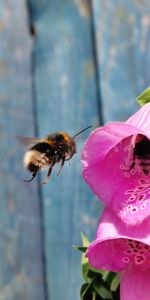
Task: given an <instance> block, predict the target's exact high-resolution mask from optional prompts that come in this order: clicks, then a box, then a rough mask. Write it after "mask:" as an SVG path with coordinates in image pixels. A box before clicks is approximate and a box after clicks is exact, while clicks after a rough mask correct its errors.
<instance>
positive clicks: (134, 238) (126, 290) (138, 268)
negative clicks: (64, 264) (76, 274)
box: [86, 207, 150, 300]
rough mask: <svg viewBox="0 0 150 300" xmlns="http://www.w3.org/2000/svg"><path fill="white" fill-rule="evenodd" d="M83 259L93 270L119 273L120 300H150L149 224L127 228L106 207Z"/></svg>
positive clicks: (147, 222) (146, 222) (146, 221)
mask: <svg viewBox="0 0 150 300" xmlns="http://www.w3.org/2000/svg"><path fill="white" fill-rule="evenodd" d="M86 257H87V258H88V259H89V263H90V265H91V266H93V267H94V268H96V269H104V270H110V271H114V272H121V282H120V299H121V300H149V299H150V222H149V220H148V219H146V220H145V221H144V222H143V223H142V224H140V225H136V226H129V227H127V226H126V225H125V224H124V223H123V222H122V221H121V219H120V218H119V217H118V216H117V215H116V214H115V212H114V211H112V210H111V209H110V208H108V207H106V208H105V209H104V212H103V214H102V217H101V220H100V224H99V227H98V231H97V237H96V240H95V241H94V242H93V243H91V244H90V246H89V247H88V250H87V253H86Z"/></svg>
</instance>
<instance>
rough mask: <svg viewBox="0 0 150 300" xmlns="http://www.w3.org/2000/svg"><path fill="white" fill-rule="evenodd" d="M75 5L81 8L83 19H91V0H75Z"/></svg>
mask: <svg viewBox="0 0 150 300" xmlns="http://www.w3.org/2000/svg"><path fill="white" fill-rule="evenodd" d="M75 4H76V5H77V7H78V8H79V12H80V15H81V16H82V17H90V14H91V11H90V4H89V0H75Z"/></svg>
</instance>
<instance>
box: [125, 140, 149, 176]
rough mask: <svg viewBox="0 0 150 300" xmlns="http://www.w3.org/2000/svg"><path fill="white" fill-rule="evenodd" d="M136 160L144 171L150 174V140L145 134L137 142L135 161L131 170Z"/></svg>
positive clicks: (131, 167)
mask: <svg viewBox="0 0 150 300" xmlns="http://www.w3.org/2000/svg"><path fill="white" fill-rule="evenodd" d="M136 160H137V161H138V165H139V166H140V167H141V169H142V171H143V173H144V174H145V175H148V174H149V173H150V140H149V139H148V138H147V137H145V136H141V140H140V141H139V142H137V143H136V144H135V147H134V150H133V162H132V164H131V166H130V169H129V171H130V170H132V169H133V168H134V167H135V165H136Z"/></svg>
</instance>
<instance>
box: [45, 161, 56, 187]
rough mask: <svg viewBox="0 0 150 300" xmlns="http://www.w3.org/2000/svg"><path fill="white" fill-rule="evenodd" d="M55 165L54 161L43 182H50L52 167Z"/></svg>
mask: <svg viewBox="0 0 150 300" xmlns="http://www.w3.org/2000/svg"><path fill="white" fill-rule="evenodd" d="M53 166H54V163H53V164H52V165H51V166H50V167H49V169H48V173H47V177H46V178H45V180H44V181H42V184H47V183H48V181H49V179H50V175H51V172H52V169H53Z"/></svg>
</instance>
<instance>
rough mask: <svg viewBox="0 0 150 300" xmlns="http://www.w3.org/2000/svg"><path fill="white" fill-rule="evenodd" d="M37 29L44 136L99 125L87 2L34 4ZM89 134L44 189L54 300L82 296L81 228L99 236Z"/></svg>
mask: <svg viewBox="0 0 150 300" xmlns="http://www.w3.org/2000/svg"><path fill="white" fill-rule="evenodd" d="M29 3H30V11H31V16H32V21H33V23H34V27H35V32H36V34H35V47H34V51H33V78H34V90H35V101H36V104H37V123H38V132H39V136H43V135H46V134H48V133H50V132H55V131H59V130H65V131H67V132H69V133H70V134H72V135H73V134H75V133H76V132H77V131H78V130H80V129H82V128H84V127H86V126H88V125H93V126H97V124H98V113H97V91H96V89H97V87H96V80H95V66H94V61H93V45H92V40H91V19H90V7H89V4H88V1H83V2H82V1H71V0H70V1H69V0H68V1H61V0H59V1H58V0H57V1H56V0H55V1H53V0H51V1H45V2H44V1H43V2H42V1H33V0H31V1H30V2H29ZM88 133H89V132H85V133H84V134H83V135H82V136H81V138H80V139H78V141H77V149H78V153H77V155H75V156H74V157H73V158H72V160H71V162H70V165H69V163H68V162H66V165H65V167H64V169H63V171H62V173H61V175H60V176H59V177H57V176H56V172H57V170H58V168H57V166H55V168H54V169H53V172H52V177H51V181H50V182H49V184H48V185H47V186H43V187H41V189H42V191H41V192H42V196H43V206H44V226H45V227H44V228H45V256H46V267H47V283H48V291H49V299H52V300H62V299H65V300H70V299H72V300H76V299H79V298H80V296H79V289H80V285H81V282H82V279H81V267H80V257H81V254H80V253H78V252H77V251H75V250H74V249H72V245H73V244H77V245H78V244H81V239H80V231H83V232H84V233H85V234H87V235H88V237H89V238H90V239H94V237H95V232H96V225H97V222H98V217H99V214H100V210H101V207H100V204H99V202H98V200H96V199H95V198H94V196H93V195H92V193H91V192H90V191H89V189H88V188H87V186H86V184H84V182H83V179H82V176H81V164H80V155H81V150H82V146H83V143H84V141H85V139H86V137H87V136H88Z"/></svg>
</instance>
